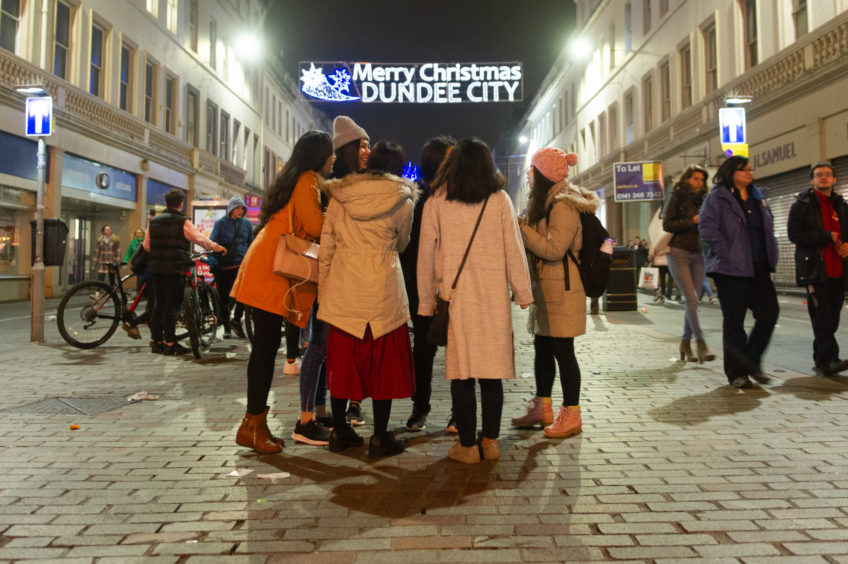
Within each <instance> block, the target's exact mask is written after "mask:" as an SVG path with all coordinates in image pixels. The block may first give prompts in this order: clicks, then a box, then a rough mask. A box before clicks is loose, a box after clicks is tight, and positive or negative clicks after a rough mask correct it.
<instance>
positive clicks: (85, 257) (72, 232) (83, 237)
mask: <svg viewBox="0 0 848 564" xmlns="http://www.w3.org/2000/svg"><path fill="white" fill-rule="evenodd" d="M66 221H67V222H68V227H69V229H68V247H67V248H68V271H67V272H68V286H73V285H74V284H77V283H79V282H82V281H83V280H85V279H86V274H87V273H88V272H89V271H90V270H91V255H90V253H89V252H88V249H89V247H90V246H91V225H92V222H91V220H90V219H86V218H83V217H74V218H69V219H67V220H66Z"/></svg>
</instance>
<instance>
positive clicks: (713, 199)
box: [698, 156, 780, 388]
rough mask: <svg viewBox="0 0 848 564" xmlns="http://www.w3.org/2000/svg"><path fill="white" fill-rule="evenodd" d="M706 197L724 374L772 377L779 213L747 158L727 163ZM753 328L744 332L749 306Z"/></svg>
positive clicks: (703, 217)
mask: <svg viewBox="0 0 848 564" xmlns="http://www.w3.org/2000/svg"><path fill="white" fill-rule="evenodd" d="M713 183H714V186H713V189H712V191H711V192H710V193H709V195H708V196H707V197H706V198H705V199H704V203H703V204H702V205H701V210H700V213H699V216H700V221H699V223H698V229H699V232H700V235H701V239H702V240H703V241H704V242H705V243H706V244H707V251H706V257H705V260H704V267H705V269H706V272H707V275H708V276H711V277H712V279H713V280H714V281H715V284H716V288H717V290H718V300H719V304H720V305H721V314H722V318H723V322H722V343H723V347H724V374H725V375H726V376H727V381H728V382H729V383H730V384H731V385H733V386H735V387H737V388H750V387H751V385H752V384H751V380H749V379H748V376H750V377H752V378H753V379H754V380H756V381H758V382H760V383H766V382H768V381H769V378H768V376H766V375H765V374H763V369H762V366H761V361H762V357H763V354H764V353H765V350H766V348H767V347H768V344H769V341H770V340H771V335H772V333H773V332H774V326H775V325H776V324H777V317H778V315H779V313H780V308H779V306H778V304H777V292H776V290H775V288H774V283H773V282H772V280H771V273H772V272H774V269H775V267H776V266H777V239H776V238H775V236H774V217H773V216H772V213H771V210H770V209H769V207H768V204H766V200H765V196H763V193H762V192H760V190H759V189H758V188H757V187H756V186H755V185H754V171H753V169H752V167H751V163H750V161H749V160H748V158H747V157H740V156H733V157H730V158H728V159H727V160H725V161H724V163H723V164H722V165H721V166H720V167H719V169H718V172H716V174H715V176H714V177H713ZM749 309H750V310H751V313H752V314H753V316H754V327H753V328H752V329H751V332H750V333H746V332H745V316H746V314H747V311H748V310H749Z"/></svg>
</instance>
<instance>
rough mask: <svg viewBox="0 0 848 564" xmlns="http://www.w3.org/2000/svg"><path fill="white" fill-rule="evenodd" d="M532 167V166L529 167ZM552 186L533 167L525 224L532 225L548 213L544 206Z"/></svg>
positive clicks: (550, 182)
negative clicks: (531, 186)
mask: <svg viewBox="0 0 848 564" xmlns="http://www.w3.org/2000/svg"><path fill="white" fill-rule="evenodd" d="M530 166H533V165H530ZM554 184H556V183H555V182H554V181H553V180H549V179H548V178H547V177H546V176H545V175H544V174H542V173H541V172H539V169H538V168H536V167H535V166H533V188H531V189H530V199H529V201H528V202H527V223H529V224H530V225H533V224H534V223H537V222H538V221H539V220H540V219H542V218H543V217H545V215H546V214H547V213H548V210H547V207H546V205H545V204H547V202H548V192H550V191H551V188H553V186H554Z"/></svg>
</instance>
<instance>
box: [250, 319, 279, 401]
mask: <svg viewBox="0 0 848 564" xmlns="http://www.w3.org/2000/svg"><path fill="white" fill-rule="evenodd" d="M282 330H283V316H281V315H277V314H276V313H271V312H268V311H265V310H264V309H259V308H258V307H254V308H253V348H252V349H251V351H250V359H249V360H248V361H247V412H248V413H250V414H251V415H259V414H260V413H262V412H263V411H265V407H266V406H267V405H268V393H269V392H270V391H271V383H272V382H273V381H274V361H275V359H276V357H277V349H279V348H280V341H282Z"/></svg>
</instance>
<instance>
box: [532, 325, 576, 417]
mask: <svg viewBox="0 0 848 564" xmlns="http://www.w3.org/2000/svg"><path fill="white" fill-rule="evenodd" d="M533 346H534V348H535V349H536V358H535V359H534V361H533V367H534V369H535V373H536V396H537V397H540V398H549V397H551V392H553V388H554V379H555V378H556V366H555V364H554V363H555V362H556V364H558V365H559V382H560V385H561V386H562V405H580V365H579V364H578V363H577V357H576V356H575V355H574V337H545V336H542V335H536V337H535V338H534V339H533Z"/></svg>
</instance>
